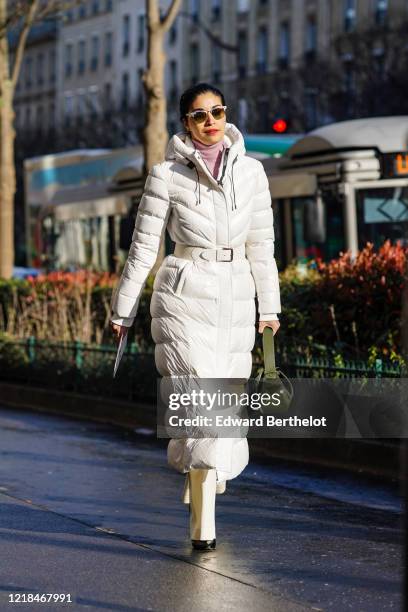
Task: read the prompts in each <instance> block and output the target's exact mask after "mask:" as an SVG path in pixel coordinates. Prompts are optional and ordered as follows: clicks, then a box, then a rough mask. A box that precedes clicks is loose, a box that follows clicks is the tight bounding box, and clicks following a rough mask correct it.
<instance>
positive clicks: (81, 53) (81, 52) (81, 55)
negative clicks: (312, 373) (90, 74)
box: [78, 40, 86, 74]
mask: <svg viewBox="0 0 408 612" xmlns="http://www.w3.org/2000/svg"><path fill="white" fill-rule="evenodd" d="M85 55H86V48H85V41H84V40H80V41H79V44H78V74H83V73H84V72H85Z"/></svg>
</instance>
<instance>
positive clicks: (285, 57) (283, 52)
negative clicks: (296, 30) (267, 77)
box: [279, 21, 290, 68]
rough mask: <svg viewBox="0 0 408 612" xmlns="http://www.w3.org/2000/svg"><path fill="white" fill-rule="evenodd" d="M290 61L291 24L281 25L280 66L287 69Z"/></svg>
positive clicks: (285, 22)
mask: <svg viewBox="0 0 408 612" xmlns="http://www.w3.org/2000/svg"><path fill="white" fill-rule="evenodd" d="M289 60H290V29H289V22H287V21H284V22H282V23H281V26H280V31H279V64H280V66H281V68H286V67H287V66H288V65H289Z"/></svg>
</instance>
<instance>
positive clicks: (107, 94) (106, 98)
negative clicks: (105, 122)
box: [103, 83, 112, 119]
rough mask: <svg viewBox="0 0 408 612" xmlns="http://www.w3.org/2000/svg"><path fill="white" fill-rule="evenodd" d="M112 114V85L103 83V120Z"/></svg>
mask: <svg viewBox="0 0 408 612" xmlns="http://www.w3.org/2000/svg"><path fill="white" fill-rule="evenodd" d="M111 112H112V84H111V83H105V86H104V88H103V114H104V117H105V119H108V118H109V117H110V114H111Z"/></svg>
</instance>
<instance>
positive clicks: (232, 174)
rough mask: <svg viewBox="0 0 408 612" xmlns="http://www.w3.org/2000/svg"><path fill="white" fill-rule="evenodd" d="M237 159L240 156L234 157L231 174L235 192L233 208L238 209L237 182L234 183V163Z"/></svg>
mask: <svg viewBox="0 0 408 612" xmlns="http://www.w3.org/2000/svg"><path fill="white" fill-rule="evenodd" d="M237 159H238V158H237V157H236V158H235V159H234V161H233V162H232V170H231V176H232V192H233V194H234V204H233V209H235V210H236V208H237V200H236V197H235V184H234V164H235V162H236V161H237Z"/></svg>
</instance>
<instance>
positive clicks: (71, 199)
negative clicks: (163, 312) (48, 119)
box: [24, 134, 300, 272]
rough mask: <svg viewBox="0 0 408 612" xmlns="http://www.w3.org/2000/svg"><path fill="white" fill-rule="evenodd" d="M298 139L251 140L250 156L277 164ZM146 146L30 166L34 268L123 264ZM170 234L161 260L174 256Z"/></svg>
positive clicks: (35, 161) (79, 153)
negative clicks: (167, 255) (166, 256)
mask: <svg viewBox="0 0 408 612" xmlns="http://www.w3.org/2000/svg"><path fill="white" fill-rule="evenodd" d="M299 137H300V136H296V135H277V136H271V135H264V134H256V135H245V136H244V139H245V146H246V149H247V153H248V155H250V156H253V157H255V158H257V159H260V160H262V163H264V164H265V163H266V161H268V160H269V161H270V162H273V163H275V164H276V162H277V161H278V160H279V159H280V158H281V157H282V155H283V153H284V152H285V151H286V150H287V149H288V148H289V147H290V146H291V145H293V144H294V143H295V142H296V140H297V138H299ZM142 173H143V148H142V146H141V145H136V146H134V147H126V148H122V149H80V150H76V151H66V152H63V153H56V154H50V155H44V156H39V157H35V158H31V159H27V160H25V162H24V183H25V214H26V228H27V231H26V251H27V265H29V266H34V267H39V268H45V269H46V270H49V271H51V270H56V269H65V270H67V269H68V270H75V269H77V268H81V267H94V268H96V269H100V270H109V271H112V272H114V271H116V270H117V269H118V268H120V267H121V265H122V264H123V263H124V261H125V259H126V256H127V253H128V250H129V247H130V243H131V240H132V234H133V229H134V223H135V215H136V212H137V207H138V204H139V201H140V198H141V196H142V193H143V187H144V180H143V176H142ZM173 248H174V245H173V244H172V243H171V240H170V237H169V235H168V233H167V232H166V241H165V243H164V245H163V246H162V249H161V253H160V255H159V258H158V262H157V264H156V266H155V268H154V269H156V268H157V266H158V265H159V263H160V258H163V256H164V255H165V254H168V253H172V252H173Z"/></svg>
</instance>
